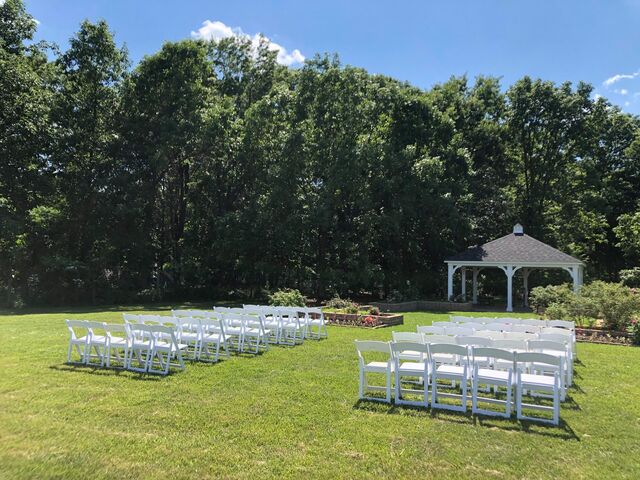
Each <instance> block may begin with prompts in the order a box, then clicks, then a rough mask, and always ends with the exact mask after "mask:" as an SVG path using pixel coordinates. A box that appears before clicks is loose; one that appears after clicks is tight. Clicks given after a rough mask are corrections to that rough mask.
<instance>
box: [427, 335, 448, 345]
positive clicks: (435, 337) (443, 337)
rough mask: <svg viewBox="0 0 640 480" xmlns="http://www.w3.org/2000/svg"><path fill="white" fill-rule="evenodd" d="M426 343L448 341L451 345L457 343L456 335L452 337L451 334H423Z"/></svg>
mask: <svg viewBox="0 0 640 480" xmlns="http://www.w3.org/2000/svg"><path fill="white" fill-rule="evenodd" d="M422 338H423V339H424V343H428V344H432V343H448V344H450V345H456V337H450V336H449V335H423V336H422Z"/></svg>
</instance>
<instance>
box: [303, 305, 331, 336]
mask: <svg viewBox="0 0 640 480" xmlns="http://www.w3.org/2000/svg"><path fill="white" fill-rule="evenodd" d="M305 315H306V316H307V317H308V320H307V325H308V326H309V335H310V336H311V337H312V338H313V337H314V336H315V338H316V339H318V340H320V339H321V338H328V337H329V331H328V330H327V323H326V321H325V319H324V313H323V312H322V309H321V308H310V307H307V308H306V309H305ZM314 328H315V332H314Z"/></svg>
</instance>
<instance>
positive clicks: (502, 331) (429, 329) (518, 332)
mask: <svg viewBox="0 0 640 480" xmlns="http://www.w3.org/2000/svg"><path fill="white" fill-rule="evenodd" d="M417 330H418V332H420V333H424V334H430V335H476V336H486V337H489V338H501V339H506V340H508V339H510V340H535V339H537V340H551V341H563V342H564V341H567V342H569V343H570V344H571V349H572V351H573V353H574V356H575V357H576V358H577V354H576V335H575V331H572V330H569V329H565V328H558V327H542V328H539V327H535V326H527V325H505V324H488V325H481V324H472V323H466V324H463V325H458V324H449V323H447V322H434V323H433V324H431V325H421V326H418V327H417Z"/></svg>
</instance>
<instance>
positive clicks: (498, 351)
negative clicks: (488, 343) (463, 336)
mask: <svg viewBox="0 0 640 480" xmlns="http://www.w3.org/2000/svg"><path fill="white" fill-rule="evenodd" d="M476 358H482V362H483V363H485V362H486V360H487V359H496V358H497V359H500V360H508V361H510V362H514V361H515V353H514V352H512V351H510V350H505V349H502V348H491V347H471V359H472V361H473V363H474V364H475V363H476Z"/></svg>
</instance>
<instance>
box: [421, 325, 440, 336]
mask: <svg viewBox="0 0 640 480" xmlns="http://www.w3.org/2000/svg"><path fill="white" fill-rule="evenodd" d="M417 330H418V333H423V334H425V335H444V334H445V333H444V327H436V326H434V325H418V328H417Z"/></svg>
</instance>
